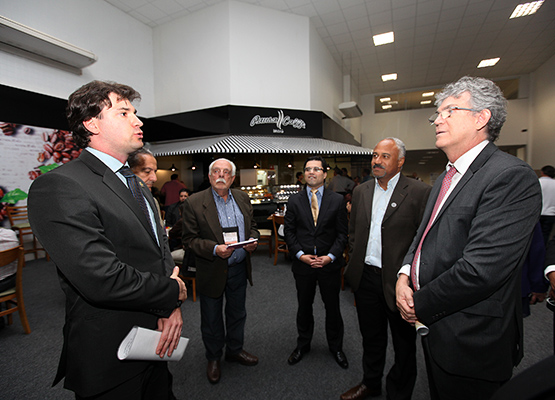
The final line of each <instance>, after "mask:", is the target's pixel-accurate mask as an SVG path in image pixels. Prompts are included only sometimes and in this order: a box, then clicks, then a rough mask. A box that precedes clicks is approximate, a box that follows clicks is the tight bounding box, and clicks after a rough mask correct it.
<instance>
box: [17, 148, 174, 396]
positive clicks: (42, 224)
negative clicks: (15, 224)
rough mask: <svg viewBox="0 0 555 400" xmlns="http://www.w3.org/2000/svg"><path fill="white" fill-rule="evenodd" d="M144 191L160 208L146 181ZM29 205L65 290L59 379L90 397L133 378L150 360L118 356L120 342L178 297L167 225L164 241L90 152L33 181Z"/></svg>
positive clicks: (164, 312)
mask: <svg viewBox="0 0 555 400" xmlns="http://www.w3.org/2000/svg"><path fill="white" fill-rule="evenodd" d="M143 194H144V195H145V198H146V199H147V201H148V202H149V203H150V205H151V207H152V208H153V210H156V207H155V204H154V199H153V198H152V195H151V193H150V191H149V190H148V188H146V187H145V186H143ZM28 206H29V221H30V222H31V226H32V228H33V232H34V233H35V235H36V236H37V238H38V240H39V241H40V242H41V243H42V244H43V246H44V247H45V249H46V250H47V251H48V254H49V255H50V257H51V258H52V261H53V262H54V263H55V264H56V268H57V270H58V275H59V278H60V284H61V286H62V289H63V291H64V292H65V295H66V323H65V326H64V346H63V350H62V355H61V357H60V364H59V367H58V374H57V376H56V380H55V383H56V382H58V381H59V380H60V379H62V378H63V377H64V376H65V384H64V386H65V387H66V388H67V389H70V390H73V391H75V392H76V393H78V394H79V395H80V396H86V397H88V396H92V395H95V394H98V393H100V392H102V391H104V390H108V389H110V388H112V387H114V386H116V385H118V384H120V383H122V382H124V381H125V380H127V379H129V378H131V377H133V376H136V375H137V374H139V373H140V372H141V371H143V370H144V369H145V368H146V367H147V366H148V365H149V363H147V362H142V361H131V362H122V361H119V360H118V358H117V356H116V353H117V349H118V347H119V344H120V342H121V341H122V340H123V338H124V337H125V336H126V335H127V333H128V332H129V330H130V329H131V328H132V327H133V326H134V325H138V326H141V327H145V328H150V329H156V326H157V320H158V318H160V317H168V316H169V315H170V314H171V312H172V311H173V310H174V309H175V307H176V304H177V299H178V294H179V286H178V284H177V282H176V281H175V280H173V279H170V278H169V271H171V269H172V267H173V265H174V264H173V260H172V258H171V254H170V250H169V247H168V244H167V237H166V235H165V232H164V230H163V229H162V227H161V226H159V224H156V229H158V236H159V238H160V242H161V245H160V246H159V245H158V244H157V242H156V240H155V237H154V233H153V232H152V230H151V229H150V226H149V224H148V221H147V219H146V217H145V215H144V214H143V212H142V211H141V209H140V207H139V205H138V203H137V201H136V200H135V198H134V197H133V195H132V194H131V191H130V190H129V189H128V188H127V187H126V186H125V184H124V183H123V182H122V181H121V180H120V179H119V178H118V177H117V176H116V175H115V174H114V173H113V172H112V170H110V169H109V168H108V167H107V166H106V165H105V164H104V163H103V162H102V161H100V160H99V159H98V158H96V157H95V156H94V155H92V154H91V153H89V152H88V151H83V153H82V154H81V155H80V156H79V158H78V159H76V160H74V161H71V162H70V163H68V164H65V165H63V166H61V167H59V168H56V169H55V170H52V171H50V172H48V173H46V174H44V175H41V176H40V177H39V178H38V179H36V180H35V181H34V182H33V184H32V185H31V188H30V190H29V199H28ZM155 214H156V211H155ZM155 219H156V220H158V219H159V217H158V215H156V218H155Z"/></svg>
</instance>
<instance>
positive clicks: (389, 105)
mask: <svg viewBox="0 0 555 400" xmlns="http://www.w3.org/2000/svg"><path fill="white" fill-rule="evenodd" d="M391 107H393V106H392V105H391V104H386V105H384V106H382V108H383V109H384V110H387V109H389V108H391Z"/></svg>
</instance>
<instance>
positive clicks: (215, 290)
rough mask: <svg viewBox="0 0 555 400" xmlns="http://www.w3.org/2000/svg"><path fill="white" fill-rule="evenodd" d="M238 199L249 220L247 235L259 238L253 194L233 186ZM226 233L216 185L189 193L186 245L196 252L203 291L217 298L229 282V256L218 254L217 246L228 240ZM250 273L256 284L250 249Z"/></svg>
mask: <svg viewBox="0 0 555 400" xmlns="http://www.w3.org/2000/svg"><path fill="white" fill-rule="evenodd" d="M231 193H232V195H233V198H234V199H235V202H236V203H237V205H238V206H239V209H240V210H241V213H242V214H243V218H244V220H245V238H246V239H248V238H249V237H253V238H255V239H258V238H259V237H260V233H259V232H258V229H257V228H256V222H255V220H254V218H253V210H252V205H251V202H250V199H249V196H248V195H247V194H246V193H245V192H243V191H241V190H238V189H231ZM224 243H225V242H224V236H223V230H222V226H221V225H220V220H219V219H218V209H217V208H216V203H215V202H214V196H213V194H212V187H209V188H208V189H205V190H203V191H202V192H198V193H195V194H193V195H192V196H189V197H188V198H187V199H186V200H185V202H184V203H183V248H184V249H185V250H187V249H191V250H192V251H193V253H194V254H195V261H196V266H197V272H196V279H197V290H198V291H199V293H201V294H203V295H205V296H208V297H213V298H217V297H220V296H221V295H222V294H223V292H224V289H225V285H226V282H227V268H228V265H227V259H222V258H220V257H218V256H214V255H213V254H214V253H213V252H214V246H215V245H217V244H224ZM247 277H248V279H249V282H250V284H251V285H252V266H251V259H250V254H249V253H248V252H247Z"/></svg>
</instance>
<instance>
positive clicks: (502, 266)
mask: <svg viewBox="0 0 555 400" xmlns="http://www.w3.org/2000/svg"><path fill="white" fill-rule="evenodd" d="M443 176H444V174H442V175H441V176H440V177H439V178H438V180H437V182H436V184H435V185H434V188H433V189H432V193H431V195H430V198H429V200H428V205H427V206H426V211H425V213H424V218H423V219H422V224H421V225H420V227H419V228H418V232H417V234H416V236H415V238H414V241H413V242H412V245H411V248H410V250H409V252H408V253H407V255H406V257H405V260H404V264H410V263H411V262H412V260H413V258H414V253H415V250H416V248H417V246H418V243H419V241H420V238H421V237H422V234H423V232H424V229H425V227H426V224H427V223H428V220H429V219H430V215H431V213H432V208H433V206H434V203H435V201H436V198H437V196H438V193H439V190H440V187H441V181H442V179H443ZM540 210H541V191H540V185H539V183H538V178H537V176H536V174H535V173H534V171H533V170H532V169H531V168H530V166H529V165H528V164H526V163H524V162H523V161H521V160H519V159H517V158H515V157H513V156H511V155H508V154H506V153H504V152H502V151H500V150H499V149H498V148H497V147H496V146H495V145H494V144H493V143H489V144H488V145H487V146H486V147H485V148H484V150H482V152H481V153H480V154H479V155H478V157H477V158H476V159H475V160H474V162H473V163H472V165H471V166H470V168H469V169H468V171H467V172H466V173H465V174H464V176H463V177H462V178H461V180H460V181H459V183H458V184H457V186H456V187H455V189H454V190H453V192H452V193H451V194H450V196H449V197H448V199H447V200H446V202H445V204H444V205H443V207H442V209H441V210H440V212H439V214H438V216H437V218H436V220H435V221H434V223H433V225H432V226H431V228H430V230H429V232H428V234H427V236H426V238H425V240H424V243H423V245H422V253H421V258H420V260H421V261H420V285H421V289H420V290H419V291H417V292H416V293H415V294H414V303H415V310H416V316H417V317H418V319H419V320H420V321H421V322H423V323H424V324H426V325H427V326H428V327H429V328H430V333H429V335H428V336H427V338H426V340H427V341H428V344H429V349H430V353H431V356H432V357H433V359H434V360H435V361H436V363H437V364H438V365H439V366H441V367H442V368H443V369H445V371H447V372H448V373H451V374H457V375H460V376H467V377H472V378H480V379H487V380H496V381H500V380H505V379H509V378H510V376H511V374H512V369H513V366H514V365H516V364H518V362H519V361H520V359H521V358H522V311H521V303H520V301H521V300H520V274H521V267H522V264H523V262H524V259H525V257H526V253H527V249H528V247H529V244H530V239H531V236H532V230H533V228H534V225H535V224H536V222H537V221H538V218H539V215H540Z"/></svg>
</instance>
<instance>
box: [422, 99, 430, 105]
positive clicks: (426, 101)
mask: <svg viewBox="0 0 555 400" xmlns="http://www.w3.org/2000/svg"><path fill="white" fill-rule="evenodd" d="M431 103H432V100H422V101H421V102H420V104H431Z"/></svg>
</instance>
